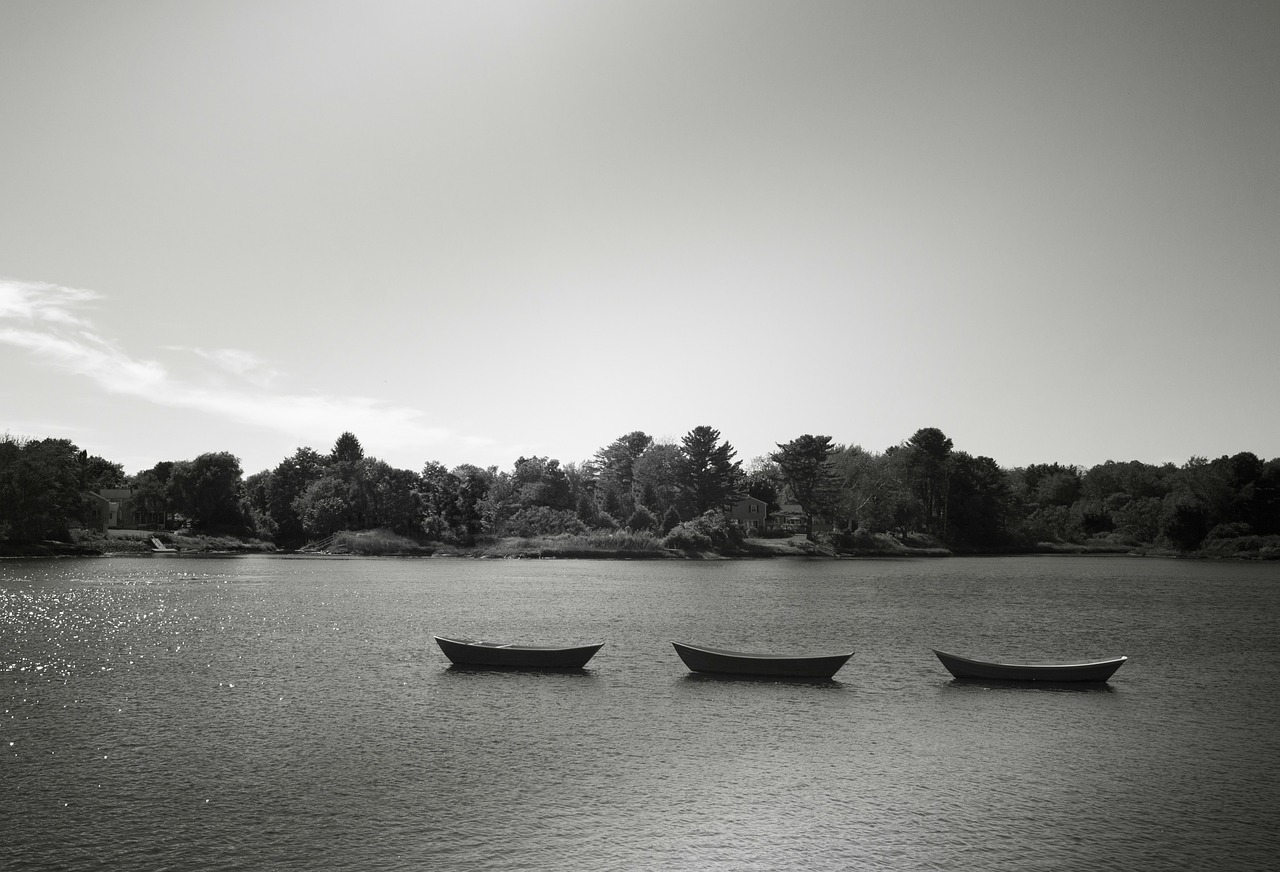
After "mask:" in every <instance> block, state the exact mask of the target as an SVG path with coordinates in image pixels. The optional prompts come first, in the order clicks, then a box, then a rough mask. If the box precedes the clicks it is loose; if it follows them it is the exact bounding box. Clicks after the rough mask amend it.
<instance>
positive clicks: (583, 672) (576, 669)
mask: <svg viewBox="0 0 1280 872" xmlns="http://www.w3.org/2000/svg"><path fill="white" fill-rule="evenodd" d="M444 671H445V672H447V673H450V674H453V675H492V674H504V675H574V676H581V677H584V678H590V677H595V674H596V673H595V671H594V670H592V669H587V668H585V667H582V666H565V667H554V666H546V667H540V668H538V669H531V668H530V667H528V666H471V665H465V666H464V665H459V664H457V663H451V664H450V665H449V666H447V667H445V669H444Z"/></svg>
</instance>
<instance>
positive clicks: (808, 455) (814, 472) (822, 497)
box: [769, 433, 837, 536]
mask: <svg viewBox="0 0 1280 872" xmlns="http://www.w3.org/2000/svg"><path fill="white" fill-rule="evenodd" d="M775 444H777V446H778V450H777V451H775V452H774V453H773V454H770V455H769V457H770V459H771V460H773V462H774V463H776V464H778V468H779V469H780V470H781V471H782V478H783V480H784V481H785V482H786V483H787V487H788V488H790V490H791V496H792V497H794V498H795V501H796V502H797V503H799V504H800V509H801V510H802V511H803V512H804V513H805V515H806V516H808V520H807V529H806V531H805V532H806V533H807V534H808V535H810V536H812V535H813V518H814V516H815V515H820V516H823V517H830V516H831V514H832V512H833V509H834V508H835V505H836V497H837V479H836V475H835V472H834V471H833V470H832V468H831V464H830V460H831V455H832V453H833V452H834V451H835V449H834V448H833V447H832V445H831V437H830V436H812V435H810V434H808V433H806V434H805V435H803V436H797V437H796V438H795V439H792V440H791V441H790V442H787V443H775Z"/></svg>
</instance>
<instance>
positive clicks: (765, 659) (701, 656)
mask: <svg viewBox="0 0 1280 872" xmlns="http://www.w3.org/2000/svg"><path fill="white" fill-rule="evenodd" d="M671 644H672V645H673V646H674V647H675V649H676V653H677V654H679V655H680V659H681V660H683V661H684V665H685V666H688V667H689V669H690V670H692V671H694V672H708V673H713V674H718V675H751V676H767V677H775V678H830V677H831V676H833V675H835V674H836V672H837V671H839V669H840V667H841V666H844V664H845V663H846V662H847V661H848V660H849V658H850V657H852V656H853V652H852V651H850V652H849V653H848V654H826V655H817V656H790V655H774V654H745V653H743V652H741V651H722V650H720V649H718V648H704V647H701V646H699V645H688V644H685V643H683V642H672V643H671Z"/></svg>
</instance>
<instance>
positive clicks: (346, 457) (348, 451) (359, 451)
mask: <svg viewBox="0 0 1280 872" xmlns="http://www.w3.org/2000/svg"><path fill="white" fill-rule="evenodd" d="M329 459H330V460H331V461H333V462H334V463H358V462H360V461H361V460H363V459H364V448H363V447H361V445H360V440H359V439H357V438H356V435H355V434H354V433H352V432H351V431H349V430H348V431H347V432H345V433H343V434H342V435H341V436H339V437H338V440H337V441H336V442H334V443H333V451H331V452H329Z"/></svg>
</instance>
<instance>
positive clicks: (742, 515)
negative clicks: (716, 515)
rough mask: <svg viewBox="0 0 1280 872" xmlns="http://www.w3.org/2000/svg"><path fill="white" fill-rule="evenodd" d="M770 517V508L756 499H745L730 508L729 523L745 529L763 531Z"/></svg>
mask: <svg viewBox="0 0 1280 872" xmlns="http://www.w3.org/2000/svg"><path fill="white" fill-rule="evenodd" d="M768 516H769V506H768V504H767V503H765V502H764V501H763V500H758V499H756V498H755V497H743V498H742V499H740V500H738V502H736V503H734V504H733V505H732V506H730V507H729V523H730V524H735V525H737V526H739V527H741V528H742V529H743V531H748V530H757V531H759V530H763V529H764V528H765V523H766V521H767V519H768Z"/></svg>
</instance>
